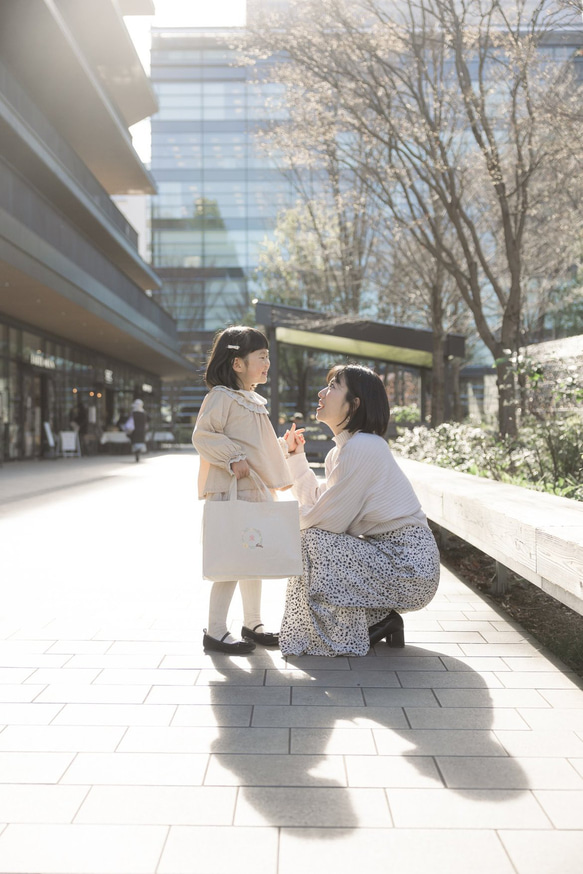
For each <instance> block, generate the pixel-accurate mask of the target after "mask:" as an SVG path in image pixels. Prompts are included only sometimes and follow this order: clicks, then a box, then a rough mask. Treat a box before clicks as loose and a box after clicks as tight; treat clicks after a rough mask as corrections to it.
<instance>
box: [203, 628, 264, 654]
mask: <svg viewBox="0 0 583 874" xmlns="http://www.w3.org/2000/svg"><path fill="white" fill-rule="evenodd" d="M228 636H229V632H228V631H227V633H226V634H224V635H223V636H222V637H221V639H220V640H217V638H216V637H211V636H210V634H207V633H206V630H205V632H204V634H203V636H202V645H203V647H204V649H205V650H208V651H211V652H226V653H228V654H229V655H247V653H250V652H253V650H254V649H255V644H254V643H251V641H250V640H237V641H235V643H227V642H226V640H225V638H226V637H228Z"/></svg>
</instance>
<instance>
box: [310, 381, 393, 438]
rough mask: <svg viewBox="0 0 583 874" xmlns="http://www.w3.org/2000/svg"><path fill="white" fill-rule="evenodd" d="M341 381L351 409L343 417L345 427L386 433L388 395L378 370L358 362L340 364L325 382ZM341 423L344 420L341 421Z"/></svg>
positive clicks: (388, 412) (380, 435)
mask: <svg viewBox="0 0 583 874" xmlns="http://www.w3.org/2000/svg"><path fill="white" fill-rule="evenodd" d="M334 381H335V382H342V383H343V384H344V385H345V386H346V400H347V401H348V405H349V410H348V414H347V416H346V419H345V420H344V421H346V422H347V424H346V425H345V430H346V431H349V432H350V433H351V434H354V432H355V431H363V432H364V433H365V434H378V435H379V437H384V436H385V434H386V432H387V428H388V427H389V417H390V414H391V413H390V409H389V399H388V398H387V392H386V390H385V386H384V383H383V381H382V379H381V378H380V376H379V375H378V373H375V372H374V370H370V368H368V367H361V366H360V365H359V364H337V365H336V366H335V367H333V368H332V369H331V370H330V371H329V373H328V376H327V377H326V382H327V383H328V384H330V383H331V382H334ZM339 424H341V423H339Z"/></svg>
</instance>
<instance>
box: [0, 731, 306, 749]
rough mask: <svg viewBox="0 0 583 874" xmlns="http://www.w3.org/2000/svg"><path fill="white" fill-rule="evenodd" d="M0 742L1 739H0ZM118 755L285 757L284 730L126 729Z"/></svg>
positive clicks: (286, 736)
mask: <svg viewBox="0 0 583 874" xmlns="http://www.w3.org/2000/svg"><path fill="white" fill-rule="evenodd" d="M0 738H1V735H0ZM117 749H118V750H119V752H121V753H133V752H136V753H148V752H152V753H206V752H208V751H209V750H212V751H213V752H215V753H223V752H224V753H263V754H264V755H268V754H271V753H287V752H288V750H289V731H288V729H287V728H231V727H221V729H220V731H219V732H217V730H216V728H215V727H211V728H199V727H188V728H180V727H175V726H170V727H169V728H129V729H128V730H127V732H126V733H125V735H124V738H123V740H122V741H121V742H120V744H119V746H118V748H117Z"/></svg>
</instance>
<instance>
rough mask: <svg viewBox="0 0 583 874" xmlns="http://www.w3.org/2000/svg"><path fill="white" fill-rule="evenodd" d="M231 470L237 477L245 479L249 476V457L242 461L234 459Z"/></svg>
mask: <svg viewBox="0 0 583 874" xmlns="http://www.w3.org/2000/svg"><path fill="white" fill-rule="evenodd" d="M231 470H232V471H233V473H234V474H235V478H236V479H243V477H245V476H249V465H248V464H247V459H246V458H243V459H241V461H232V462H231Z"/></svg>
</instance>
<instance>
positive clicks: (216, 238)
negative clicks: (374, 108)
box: [151, 28, 291, 421]
mask: <svg viewBox="0 0 583 874" xmlns="http://www.w3.org/2000/svg"><path fill="white" fill-rule="evenodd" d="M229 34H232V31H229V30H226V29H214V30H202V29H196V28H189V29H177V28H171V29H162V28H155V29H153V31H152V56H151V78H152V82H153V85H154V89H155V92H156V95H157V98H158V101H159V112H158V113H156V115H155V116H153V118H152V164H151V171H152V174H153V176H154V178H155V180H156V183H157V187H158V194H157V195H156V196H154V197H153V198H152V213H151V245H152V266H153V268H154V269H155V270H156V273H157V274H158V275H159V277H160V278H161V280H162V283H163V285H162V289H161V290H160V291H158V292H155V294H156V296H157V298H158V300H159V302H160V303H161V304H162V305H163V306H164V307H165V308H166V309H167V310H168V311H169V312H170V313H171V314H172V316H173V317H174V318H175V319H176V321H177V324H178V332H179V338H180V344H181V349H182V352H183V353H184V354H185V355H186V356H188V357H189V358H191V359H192V360H194V361H195V362H196V363H197V364H198V366H199V368H200V369H201V370H202V367H203V365H204V357H205V354H206V350H207V349H208V345H209V342H210V339H211V338H212V336H213V334H214V332H215V331H216V330H217V329H219V328H222V327H224V326H225V325H228V324H233V323H235V324H236V323H238V322H240V321H241V320H242V319H244V318H245V316H246V314H247V313H248V311H249V302H250V300H251V298H252V297H253V296H254V294H253V283H254V280H253V273H254V270H255V268H256V265H257V259H258V250H259V244H260V243H261V241H262V240H263V239H264V237H265V236H266V235H267V234H269V233H270V231H271V230H272V229H273V227H274V224H275V220H276V216H277V212H278V211H279V210H280V209H282V208H285V207H286V206H289V203H290V197H291V194H290V186H289V184H288V183H287V182H286V180H285V178H284V176H283V175H282V174H281V173H280V172H279V171H278V169H277V168H276V166H275V165H274V164H273V163H272V162H271V161H270V160H269V159H268V158H267V157H266V156H265V155H263V154H261V153H260V152H259V150H258V148H257V146H256V144H255V141H254V133H255V131H256V130H257V128H258V127H262V126H264V125H265V124H268V123H269V121H270V119H273V118H276V117H277V115H278V110H277V108H276V106H274V105H273V104H274V100H273V98H274V99H275V102H276V101H277V96H278V93H279V89H280V86H278V85H275V84H272V83H269V82H266V81H261V76H262V71H261V69H259V70H258V69H257V67H254V68H253V69H252V70H248V69H246V68H245V67H242V66H237V55H236V52H235V51H234V50H233V49H232V48H229V46H228V38H229ZM258 79H259V81H256V80H258ZM188 394H189V392H188V391H187V390H186V389H184V390H183V391H182V392H181V402H182V405H183V406H186V407H188V406H189V403H190V411H191V412H192V408H194V410H196V407H197V400H199V398H200V396H201V394H202V380H199V387H198V389H197V390H196V391H191V392H190V399H189V398H188V397H187V396H188ZM183 420H184V421H187V418H184V417H183Z"/></svg>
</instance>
